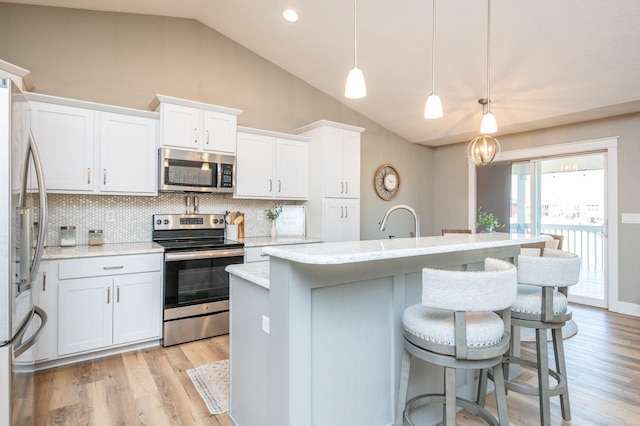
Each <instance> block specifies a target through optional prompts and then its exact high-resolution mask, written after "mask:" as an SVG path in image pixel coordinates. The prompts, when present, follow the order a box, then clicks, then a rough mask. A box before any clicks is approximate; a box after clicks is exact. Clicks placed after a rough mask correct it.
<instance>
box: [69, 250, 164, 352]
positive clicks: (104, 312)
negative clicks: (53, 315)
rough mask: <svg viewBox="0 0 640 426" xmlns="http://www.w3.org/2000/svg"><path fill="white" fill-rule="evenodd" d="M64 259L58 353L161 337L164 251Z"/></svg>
mask: <svg viewBox="0 0 640 426" xmlns="http://www.w3.org/2000/svg"><path fill="white" fill-rule="evenodd" d="M59 264H60V267H59V284H58V356H63V355H69V354H74V353H79V352H86V351H92V350H97V349H103V348H108V347H110V346H116V345H123V344H126V343H133V342H138V341H144V340H152V339H159V338H160V336H161V324H162V274H161V272H160V270H161V265H162V254H160V253H159V254H144V255H130V256H109V257H100V258H90V259H72V260H62V261H60V262H59Z"/></svg>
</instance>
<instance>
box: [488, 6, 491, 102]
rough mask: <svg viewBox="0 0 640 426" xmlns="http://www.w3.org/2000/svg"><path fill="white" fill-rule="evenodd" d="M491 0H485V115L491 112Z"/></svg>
mask: <svg viewBox="0 0 640 426" xmlns="http://www.w3.org/2000/svg"><path fill="white" fill-rule="evenodd" d="M490 33H491V0H487V113H489V112H491V98H490V96H491V83H490V78H489V75H490V74H491V64H490V60H491V59H490V58H491V36H490Z"/></svg>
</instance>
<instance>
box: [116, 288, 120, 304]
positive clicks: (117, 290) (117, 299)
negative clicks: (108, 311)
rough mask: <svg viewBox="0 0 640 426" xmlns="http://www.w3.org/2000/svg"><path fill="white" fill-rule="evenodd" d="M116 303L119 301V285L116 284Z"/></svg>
mask: <svg viewBox="0 0 640 426" xmlns="http://www.w3.org/2000/svg"><path fill="white" fill-rule="evenodd" d="M116 303H120V286H116Z"/></svg>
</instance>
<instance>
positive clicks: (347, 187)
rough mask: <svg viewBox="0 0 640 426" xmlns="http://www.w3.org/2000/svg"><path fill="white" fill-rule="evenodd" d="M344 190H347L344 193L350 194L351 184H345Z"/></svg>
mask: <svg viewBox="0 0 640 426" xmlns="http://www.w3.org/2000/svg"><path fill="white" fill-rule="evenodd" d="M344 188H345V190H344V193H345V194H348V193H349V182H345V183H344Z"/></svg>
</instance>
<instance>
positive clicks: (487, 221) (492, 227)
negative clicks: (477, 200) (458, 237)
mask: <svg viewBox="0 0 640 426" xmlns="http://www.w3.org/2000/svg"><path fill="white" fill-rule="evenodd" d="M476 228H480V229H481V231H480V232H496V229H500V228H504V223H502V224H501V223H500V222H499V221H498V218H497V217H496V216H495V215H494V214H493V213H487V212H485V211H483V210H482V207H480V208H479V209H478V221H477V222H476Z"/></svg>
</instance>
